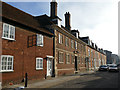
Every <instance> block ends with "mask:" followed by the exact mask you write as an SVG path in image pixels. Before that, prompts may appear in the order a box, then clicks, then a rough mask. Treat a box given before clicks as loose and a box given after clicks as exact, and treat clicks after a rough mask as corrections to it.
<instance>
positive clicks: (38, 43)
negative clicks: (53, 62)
mask: <svg viewBox="0 0 120 90" xmlns="http://www.w3.org/2000/svg"><path fill="white" fill-rule="evenodd" d="M40 38H41V41H40ZM43 45H44V36H43V35H42V34H37V46H41V47H43Z"/></svg>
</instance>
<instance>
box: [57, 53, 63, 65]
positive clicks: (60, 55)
mask: <svg viewBox="0 0 120 90" xmlns="http://www.w3.org/2000/svg"><path fill="white" fill-rule="evenodd" d="M58 54H59V55H58V62H59V63H64V60H63V57H64V54H63V52H60V51H59V52H58Z"/></svg>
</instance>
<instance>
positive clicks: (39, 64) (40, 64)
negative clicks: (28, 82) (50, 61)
mask: <svg viewBox="0 0 120 90" xmlns="http://www.w3.org/2000/svg"><path fill="white" fill-rule="evenodd" d="M36 69H43V58H36Z"/></svg>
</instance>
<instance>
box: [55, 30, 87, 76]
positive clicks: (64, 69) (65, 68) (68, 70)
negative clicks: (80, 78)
mask: <svg viewBox="0 0 120 90" xmlns="http://www.w3.org/2000/svg"><path fill="white" fill-rule="evenodd" d="M59 33H60V32H58V31H56V34H55V35H56V48H57V49H56V52H55V55H56V62H57V64H56V67H57V69H56V72H57V71H58V72H57V75H58V76H59V75H66V74H73V73H74V71H75V63H73V64H72V63H71V55H74V56H75V54H74V53H73V52H74V51H78V52H79V53H78V54H76V55H77V57H78V56H80V63H78V65H77V67H78V71H84V70H86V69H85V51H84V49H82V48H83V47H81V46H82V45H83V46H84V47H85V45H84V44H83V43H82V42H81V43H78V42H77V44H78V45H77V49H75V48H71V40H73V41H74V42H75V40H74V39H71V38H72V37H68V36H65V35H64V34H62V33H60V34H62V35H63V44H59ZM66 37H68V38H69V46H66V45H65V39H66ZM74 46H75V45H74ZM59 51H61V52H63V59H64V63H59V61H58V52H59ZM66 53H68V54H69V57H70V64H66V58H65V55H66ZM81 56H83V58H84V60H83V64H82V63H81ZM59 69H60V70H59Z"/></svg>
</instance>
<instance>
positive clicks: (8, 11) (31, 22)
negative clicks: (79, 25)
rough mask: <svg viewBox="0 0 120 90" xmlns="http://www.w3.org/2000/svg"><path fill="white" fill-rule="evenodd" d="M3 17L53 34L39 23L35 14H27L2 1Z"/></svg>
mask: <svg viewBox="0 0 120 90" xmlns="http://www.w3.org/2000/svg"><path fill="white" fill-rule="evenodd" d="M0 2H1V1H0ZM2 17H5V18H7V19H10V20H13V21H16V22H18V23H21V24H24V25H26V26H28V27H31V28H34V29H36V30H38V31H41V32H44V33H46V34H49V35H53V34H52V33H50V32H49V31H48V30H46V29H44V28H41V27H42V25H41V24H40V23H39V22H40V21H39V22H38V20H36V19H35V18H34V16H32V15H30V14H27V13H25V12H23V11H21V10H19V9H17V8H15V7H13V6H11V5H9V4H7V3H5V2H2Z"/></svg>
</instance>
